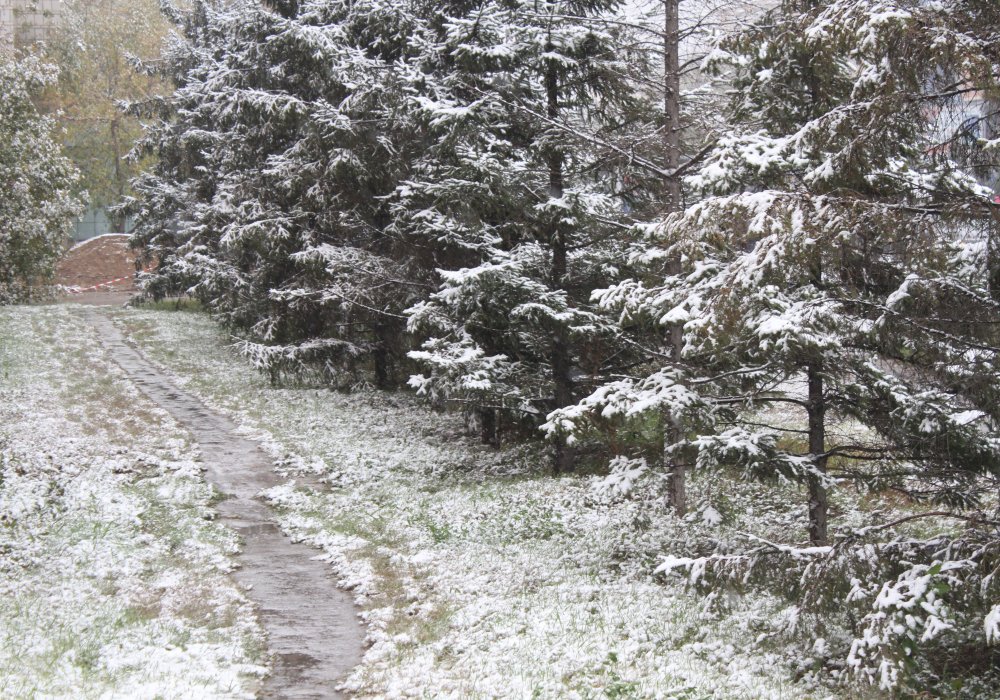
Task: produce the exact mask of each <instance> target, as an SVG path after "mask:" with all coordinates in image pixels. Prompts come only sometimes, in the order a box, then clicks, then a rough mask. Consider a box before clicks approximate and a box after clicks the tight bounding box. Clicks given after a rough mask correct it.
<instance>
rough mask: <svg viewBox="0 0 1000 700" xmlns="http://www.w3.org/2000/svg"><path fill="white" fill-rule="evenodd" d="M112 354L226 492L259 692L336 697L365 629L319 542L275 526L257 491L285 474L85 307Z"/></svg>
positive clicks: (224, 515) (225, 511) (223, 515)
mask: <svg viewBox="0 0 1000 700" xmlns="http://www.w3.org/2000/svg"><path fill="white" fill-rule="evenodd" d="M83 313H84V314H85V316H86V317H87V319H88V320H89V321H90V322H91V323H92V324H93V325H94V327H96V328H97V330H98V333H99V335H100V337H101V340H102V343H103V344H104V346H105V348H106V349H107V350H108V352H109V354H110V355H111V358H112V359H113V360H114V361H115V362H116V363H117V364H118V365H119V366H120V367H121V368H122V369H123V370H125V372H126V373H127V374H128V375H129V377H130V378H131V379H132V381H134V382H135V384H136V386H137V387H138V388H139V390H140V391H141V392H142V393H143V394H145V395H146V396H147V397H149V398H150V399H151V400H152V401H153V402H154V403H156V404H157V405H159V406H160V407H161V408H163V409H164V410H166V411H167V412H168V413H170V415H171V416H173V417H174V418H175V419H176V420H177V421H178V422H179V423H181V424H182V425H183V426H184V427H185V428H187V429H188V430H189V431H190V432H191V434H192V435H193V436H194V438H195V440H196V441H197V442H198V446H199V447H200V449H201V452H202V456H203V459H204V462H205V466H206V469H207V472H206V473H207V478H208V480H209V481H210V482H211V483H213V484H215V486H216V488H218V490H219V491H221V492H222V493H223V494H225V495H226V496H227V498H226V499H225V500H224V501H222V502H220V503H219V504H218V506H217V510H218V512H219V517H220V520H221V521H222V522H223V523H225V524H226V525H228V526H229V527H231V528H233V529H235V530H236V531H238V532H239V533H240V535H241V536H242V538H243V541H244V547H243V552H242V553H241V554H240V556H239V558H238V561H239V564H240V568H239V569H238V570H237V571H236V573H235V577H236V579H237V580H238V581H239V582H240V583H242V584H244V585H246V586H249V587H250V590H249V593H248V594H249V595H250V597H251V598H252V599H253V600H254V601H255V602H256V603H257V605H258V606H259V611H260V615H261V619H262V622H263V624H264V627H265V629H266V630H267V634H268V648H269V650H270V652H271V654H272V658H273V671H272V675H271V676H270V677H269V678H268V679H267V680H266V681H265V683H264V687H263V690H262V694H261V697H264V698H339V697H343V695H341V694H339V693H338V692H337V691H336V690H335V688H336V686H337V684H338V682H339V681H340V680H341V679H343V677H344V676H345V675H346V673H347V672H348V671H349V670H350V669H351V668H353V667H354V666H355V665H357V663H358V662H359V661H360V660H361V645H362V640H363V638H364V633H363V630H362V628H361V625H360V623H359V622H358V618H357V610H356V608H355V607H354V603H353V601H352V600H351V597H350V596H349V595H348V594H347V593H345V592H344V591H341V590H339V589H338V588H337V587H336V584H335V582H334V580H333V578H332V577H331V575H330V572H329V569H328V566H327V565H326V564H324V563H323V562H319V561H315V560H313V559H312V557H314V556H316V554H317V552H316V550H313V549H310V548H309V547H306V546H305V545H299V544H293V543H292V542H291V540H289V539H288V538H287V537H285V536H284V535H282V533H281V532H280V530H279V529H278V527H277V525H275V516H274V514H273V512H272V511H271V509H270V508H269V507H268V506H267V505H266V504H265V503H263V502H262V501H261V500H260V499H258V498H257V497H256V496H257V494H258V493H260V491H261V490H262V489H266V488H269V487H271V486H275V485H277V484H279V483H281V482H282V479H281V477H279V476H278V475H277V474H276V473H275V472H274V471H273V469H272V465H271V461H270V460H269V459H268V458H267V456H266V455H265V454H264V453H263V452H262V451H261V450H260V448H259V446H258V445H257V443H255V442H253V441H252V440H248V439H246V438H243V437H240V436H239V435H238V434H237V433H236V426H235V425H234V424H233V423H232V421H230V420H229V419H227V418H226V417H225V416H222V415H220V414H218V413H216V412H214V411H212V410H210V409H208V408H206V407H205V406H204V405H203V404H202V403H201V402H200V401H198V400H197V399H196V398H194V397H193V396H191V395H189V394H187V393H186V392H184V391H183V390H181V389H179V388H178V387H177V386H176V385H175V384H174V383H173V381H171V379H170V378H169V377H168V376H166V375H165V374H164V373H163V372H161V371H160V370H158V369H157V368H156V367H155V366H154V365H153V364H151V363H150V362H149V361H147V360H146V359H145V358H144V357H143V356H142V355H141V354H140V353H139V352H138V351H137V350H136V349H135V348H133V347H132V346H130V345H128V344H127V343H126V342H125V338H124V336H123V335H122V333H121V331H119V330H118V328H116V327H115V325H114V324H113V323H112V321H111V319H110V318H109V317H108V315H107V314H105V313H102V312H100V311H98V310H96V309H86V310H85V311H84V312H83Z"/></svg>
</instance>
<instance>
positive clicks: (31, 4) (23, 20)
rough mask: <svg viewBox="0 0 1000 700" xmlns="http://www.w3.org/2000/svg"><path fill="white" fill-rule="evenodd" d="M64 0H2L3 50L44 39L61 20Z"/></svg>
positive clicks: (0, 38)
mask: <svg viewBox="0 0 1000 700" xmlns="http://www.w3.org/2000/svg"><path fill="white" fill-rule="evenodd" d="M61 9H62V0H0V49H2V50H10V49H19V48H24V47H26V46H31V45H32V44H35V43H37V42H39V41H45V40H46V39H47V38H48V37H49V34H50V33H51V32H52V29H53V28H54V27H55V26H56V23H57V22H58V21H59V15H60V11H61Z"/></svg>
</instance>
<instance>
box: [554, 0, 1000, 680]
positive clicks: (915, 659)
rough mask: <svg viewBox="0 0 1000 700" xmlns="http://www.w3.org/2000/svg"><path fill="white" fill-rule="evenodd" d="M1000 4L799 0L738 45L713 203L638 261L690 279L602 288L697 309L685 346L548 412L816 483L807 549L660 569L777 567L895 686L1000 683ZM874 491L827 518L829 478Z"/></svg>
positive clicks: (703, 458) (715, 164)
mask: <svg viewBox="0 0 1000 700" xmlns="http://www.w3.org/2000/svg"><path fill="white" fill-rule="evenodd" d="M998 13H1000V8H998V6H997V5H996V3H993V2H986V1H984V0H976V1H963V0H951V1H945V2H936V3H926V2H920V1H919V0H851V1H849V2H848V1H846V0H840V1H838V0H826V1H819V0H809V1H804V0H788V1H786V2H783V3H781V5H780V6H778V7H777V8H776V9H775V10H774V11H773V12H770V13H768V14H767V15H766V16H765V17H764V18H763V19H762V20H761V21H760V22H758V23H755V24H754V25H753V26H751V27H750V28H748V29H747V30H745V31H743V32H741V33H740V34H738V35H736V36H735V37H733V38H731V39H729V40H727V41H726V42H724V44H723V45H722V46H721V47H720V50H719V51H718V52H716V54H715V55H714V59H715V61H716V63H717V65H720V66H728V67H729V69H730V70H733V71H735V73H736V82H735V91H734V94H735V99H734V103H733V108H732V119H733V123H734V127H735V128H734V132H733V133H732V134H731V135H729V136H727V137H726V138H724V139H723V140H722V141H721V142H720V144H719V146H718V148H717V149H716V151H715V152H714V153H713V154H712V155H711V157H710V158H709V159H708V161H707V163H706V164H705V166H704V167H703V168H702V169H701V171H700V172H699V173H698V174H697V175H695V176H693V177H692V178H691V179H690V180H689V184H690V185H691V186H692V187H693V188H694V189H696V190H700V191H702V192H704V193H705V195H706V198H705V199H704V200H703V201H701V202H699V203H697V204H695V205H693V206H691V207H689V208H687V209H686V210H685V211H683V212H681V213H678V214H675V215H672V216H670V217H668V218H667V219H666V221H665V222H664V223H663V224H662V225H661V226H660V227H657V228H656V229H655V230H654V231H653V232H652V233H651V236H650V237H651V241H652V245H651V247H650V249H649V250H648V251H647V252H646V253H645V255H644V256H643V262H645V263H647V264H650V265H653V264H656V263H660V264H662V263H663V262H664V261H669V260H676V259H678V258H679V259H680V260H681V269H680V272H679V273H678V274H664V275H663V277H662V278H661V280H660V282H659V283H658V284H655V285H650V284H648V283H645V284H644V283H641V282H638V281H628V282H624V283H622V284H619V285H616V286H615V287H613V288H611V289H609V290H607V291H606V292H604V293H602V294H601V295H600V296H599V299H600V303H601V305H602V306H603V307H605V308H607V309H609V310H611V311H614V312H616V313H619V314H621V315H622V317H623V318H630V317H635V318H649V319H654V320H657V321H659V322H660V323H662V324H665V325H670V324H677V323H680V324H683V343H684V345H683V353H682V358H681V360H682V361H681V362H674V363H669V364H666V365H665V366H662V367H661V368H660V369H658V370H657V371H655V372H652V373H647V374H644V375H637V376H634V377H628V378H623V379H620V380H618V381H616V382H613V383H609V384H607V385H605V386H603V387H601V388H599V389H598V390H597V391H595V392H593V393H592V394H591V395H590V396H589V397H588V398H586V399H585V400H584V401H583V402H581V403H580V404H579V405H577V406H575V407H572V408H569V409H564V410H561V411H556V412H554V413H553V414H551V415H550V421H549V423H548V427H549V429H550V430H551V431H553V433H555V434H570V435H572V434H576V433H580V432H585V431H586V430H587V427H588V426H589V425H592V424H594V423H595V422H596V421H607V420H609V419H615V418H618V419H627V418H634V417H635V416H641V415H643V414H646V413H647V412H649V411H653V410H659V411H666V412H667V413H668V414H669V415H670V416H671V417H672V418H673V419H674V420H675V421H677V423H678V431H677V435H678V436H679V437H680V439H678V440H676V441H675V442H674V443H673V444H671V445H669V446H668V451H669V452H670V453H672V454H673V455H674V458H675V459H678V460H683V461H687V462H688V463H689V464H691V465H693V466H695V467H698V468H701V469H713V470H718V469H727V470H732V471H735V473H738V474H743V475H746V476H749V477H753V478H761V479H772V478H776V477H779V478H785V479H789V480H792V481H796V482H801V483H802V484H804V485H805V488H806V490H807V492H808V497H807V501H808V505H807V508H806V511H807V523H808V531H809V540H810V541H811V543H812V544H813V545H814V546H813V547H811V548H806V549H798V548H796V547H789V546H786V545H785V544H784V543H781V544H778V545H766V546H764V547H762V548H760V549H758V550H755V551H753V552H750V553H747V554H746V555H733V554H727V555H725V556H718V557H711V556H709V557H708V559H707V560H706V559H701V560H697V563H696V560H693V559H691V558H681V559H672V560H671V561H670V563H669V565H668V566H667V567H666V568H671V567H674V566H681V565H687V566H693V567H694V569H693V570H694V571H704V570H705V565H706V563H712V565H713V566H714V569H715V571H716V573H718V574H724V573H729V574H731V575H732V576H733V578H732V579H730V583H733V582H741V581H747V580H750V579H751V578H752V576H757V577H759V579H763V580H765V581H770V582H771V583H774V581H775V578H776V577H777V576H778V572H782V571H784V572H785V573H786V574H788V576H787V577H786V578H785V579H784V580H783V583H782V587H783V590H784V591H785V592H787V593H789V594H790V595H792V596H793V597H795V596H797V600H798V601H799V602H800V603H801V604H803V605H804V606H806V609H808V608H809V607H810V606H813V609H820V608H822V610H823V611H824V612H823V624H824V625H825V626H826V627H827V629H828V630H829V629H831V628H834V627H835V626H836V624H841V625H843V626H844V627H845V628H848V631H849V633H850V634H849V635H848V636H847V637H846V638H847V639H848V640H849V639H851V638H852V637H853V640H854V641H853V642H851V643H848V644H847V646H844V647H842V648H837V649H833V650H831V651H830V652H829V653H830V662H831V664H832V665H836V664H837V663H838V662H839V663H841V664H846V665H847V667H848V668H851V669H853V670H854V671H856V672H857V674H858V675H860V676H861V677H862V678H864V679H866V680H870V681H872V682H876V683H878V684H880V685H881V687H883V688H885V689H888V688H892V687H896V686H899V685H901V684H908V685H910V686H911V687H912V688H920V689H927V688H929V687H932V688H934V689H935V690H934V692H938V691H941V692H943V689H945V688H947V687H950V686H949V685H948V684H950V683H951V681H953V680H955V679H956V678H961V676H962V675H963V674H964V673H965V670H969V669H971V671H972V672H974V673H977V674H979V675H981V676H985V678H984V679H981V680H982V682H983V683H987V684H994V685H992V687H993V688H994V690H995V688H996V687H997V686H996V685H995V684H996V682H997V679H996V678H995V677H993V676H992V675H991V670H990V669H991V668H996V663H997V654H996V651H995V648H991V647H989V646H988V645H989V643H991V642H993V641H996V639H997V638H998V636H1000V629H998V623H1000V606H998V605H997V603H998V601H1000V589H998V585H997V581H996V577H995V576H994V575H993V573H995V570H996V567H997V566H998V565H1000V531H998V527H1000V525H998V522H997V521H998V517H997V515H998V513H997V502H996V494H997V487H998V481H997V479H998V477H1000V423H998V421H1000V411H998V404H997V400H996V399H997V391H998V387H1000V376H998V368H1000V364H998V360H1000V357H998V351H1000V338H998V335H997V330H996V329H997V327H998V326H997V324H998V321H1000V304H998V299H997V296H996V291H995V284H996V282H995V280H996V274H997V268H996V264H997V258H996V253H995V251H996V240H997V238H996V237H997V222H998V221H1000V218H998V217H997V215H996V211H997V208H996V205H995V204H993V203H992V201H993V191H992V188H991V187H990V186H988V185H992V184H994V183H995V178H996V174H997V172H998V171H997V167H996V166H997V158H996V149H997V146H998V145H1000V140H997V134H996V131H995V130H994V125H995V124H996V116H997V112H996V107H995V105H996V103H995V101H993V98H994V97H995V96H996V95H997V94H998V92H997V91H998V76H1000V41H998V39H997V35H996V33H995V27H997V26H1000V14H998ZM663 267H664V268H665V267H666V266H665V265H664V266H663ZM623 464H624V463H623ZM633 466H634V465H633ZM633 476H634V474H633ZM859 487H860V488H867V489H869V490H870V492H871V494H872V495H873V496H874V497H876V498H877V497H878V496H880V495H883V494H893V498H892V499H888V500H886V501H885V502H884V505H883V506H882V508H879V509H878V510H877V511H875V512H874V513H871V514H867V515H866V514H864V513H861V514H856V515H855V516H854V518H853V519H854V521H855V523H856V522H857V519H858V518H860V519H862V521H867V527H865V528H863V529H862V530H860V531H852V530H850V529H846V528H843V529H840V530H839V531H838V530H837V529H834V530H832V531H831V528H830V523H829V513H830V505H829V500H830V491H831V489H835V488H836V489H844V490H845V496H847V495H849V493H847V492H850V491H853V490H854V489H856V488H859ZM899 499H904V500H903V505H901V506H900V505H895V506H893V505H891V504H894V503H898V501H899ZM887 511H888V512H889V513H894V515H892V516H891V517H887V516H886V515H885V513H886V512H887ZM956 522H957V523H961V524H962V527H961V528H959V529H955V528H953V527H952V525H951V524H952V523H956ZM915 523H919V524H920V525H919V527H917V526H916V525H915ZM776 559H777V560H781V564H780V565H776ZM713 566H709V568H708V570H709V571H712V570H713ZM845 601H846V605H845ZM831 611H832V612H831ZM837 613H839V614H837ZM837 652H840V654H841V655H840V657H839V659H838V658H837Z"/></svg>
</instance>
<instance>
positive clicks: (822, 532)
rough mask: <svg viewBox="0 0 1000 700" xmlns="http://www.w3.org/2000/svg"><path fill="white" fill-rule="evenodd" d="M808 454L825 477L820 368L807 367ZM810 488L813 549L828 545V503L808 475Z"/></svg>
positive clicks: (820, 485)
mask: <svg viewBox="0 0 1000 700" xmlns="http://www.w3.org/2000/svg"><path fill="white" fill-rule="evenodd" d="M807 375H808V380H809V402H808V413H809V453H810V454H811V455H812V457H813V461H814V464H815V467H816V470H817V471H818V472H820V473H822V474H825V473H826V463H827V459H828V458H827V457H826V456H825V454H824V453H825V452H826V397H825V396H824V394H823V375H822V366H821V365H819V364H813V365H809V367H808V369H807ZM808 485H809V541H810V542H811V543H812V544H814V545H824V544H826V543H827V542H828V541H829V538H828V534H827V511H828V509H829V501H828V499H827V493H826V487H825V486H824V485H823V479H822V477H820V476H819V475H810V476H809V479H808Z"/></svg>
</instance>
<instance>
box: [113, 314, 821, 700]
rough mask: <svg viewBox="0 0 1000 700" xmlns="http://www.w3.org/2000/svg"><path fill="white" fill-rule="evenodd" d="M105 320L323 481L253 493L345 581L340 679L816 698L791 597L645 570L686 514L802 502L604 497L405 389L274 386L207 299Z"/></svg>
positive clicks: (717, 493) (468, 690)
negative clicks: (692, 588)
mask: <svg viewBox="0 0 1000 700" xmlns="http://www.w3.org/2000/svg"><path fill="white" fill-rule="evenodd" d="M116 321H117V323H119V324H120V325H122V326H123V327H124V328H125V329H126V330H127V331H128V332H129V333H130V334H131V336H132V338H133V339H134V340H135V341H136V342H137V343H138V344H139V345H140V347H141V348H142V349H143V351H144V352H146V353H147V355H148V356H149V357H150V358H151V359H152V360H154V361H156V362H158V363H160V364H161V365H163V366H164V367H166V368H167V369H169V370H170V371H172V372H174V373H175V374H176V375H177V377H178V381H179V382H180V383H182V384H184V385H185V387H186V389H187V390H189V391H192V392H193V393H195V394H197V395H199V396H201V397H202V398H203V399H204V400H205V401H206V403H208V404H210V405H212V406H213V407H214V408H216V409H218V410H221V411H223V412H226V413H228V414H230V415H231V416H233V417H234V418H236V419H237V420H238V421H239V422H240V424H241V425H242V426H243V429H244V430H245V431H246V432H247V434H250V435H253V436H255V437H257V438H259V439H261V440H262V441H263V442H264V443H265V445H266V446H267V448H268V450H269V451H270V452H271V453H272V454H273V455H274V457H275V459H276V461H277V463H278V464H279V466H280V467H281V468H283V469H286V470H288V471H289V472H290V473H291V474H293V475H295V474H301V475H303V476H305V475H308V474H319V475H321V476H322V477H324V478H325V480H326V481H327V482H328V483H329V485H330V489H329V490H328V491H323V492H316V491H314V490H312V489H310V488H308V487H305V486H299V487H289V486H283V487H279V488H276V489H274V490H273V491H272V492H271V493H270V498H271V499H272V501H273V502H274V503H275V504H276V505H278V506H279V507H280V509H281V512H282V525H283V527H284V528H285V530H286V531H287V532H289V533H291V534H292V535H293V536H294V537H296V538H301V539H304V540H307V541H309V542H311V543H313V544H314V545H316V546H318V547H321V548H322V549H323V550H324V552H325V556H326V557H327V558H328V560H329V561H330V563H331V565H332V566H333V567H334V569H335V570H336V572H337V573H338V574H339V576H340V577H341V579H342V582H343V584H344V585H346V586H349V587H351V588H352V589H353V590H354V591H355V592H356V594H357V600H358V602H359V604H360V605H361V606H362V610H363V617H364V619H365V620H366V622H367V623H368V625H369V641H370V642H371V647H370V648H369V649H368V651H367V653H366V655H365V658H364V662H363V663H362V665H361V666H360V667H359V668H358V669H357V670H356V671H355V673H354V674H353V675H352V676H351V677H350V679H349V681H348V684H347V685H348V688H349V689H350V690H352V691H354V692H355V693H357V694H358V696H359V697H435V698H440V697H454V698H491V697H544V698H550V697H559V698H596V697H605V698H625V697H629V698H631V697H658V698H755V699H756V698H801V697H827V696H829V691H828V690H826V689H823V688H819V687H812V686H810V685H808V684H807V683H806V681H805V680H802V679H803V678H805V679H808V678H809V677H810V675H809V668H810V667H811V665H813V664H816V663H818V661H816V660H813V659H810V658H801V659H799V663H798V666H797V668H793V666H792V664H791V663H789V662H788V659H789V658H790V655H789V654H788V653H787V649H785V648H784V647H783V646H782V642H781V641H780V639H782V637H781V635H782V631H783V627H785V626H787V625H789V624H793V623H794V620H795V617H796V611H795V610H794V609H793V608H786V607H784V606H783V604H782V603H780V602H779V601H778V600H777V599H772V598H767V597H764V596H761V595H755V596H753V597H750V596H739V595H737V594H735V593H733V594H732V595H730V596H721V597H720V596H710V597H704V598H703V597H699V596H697V595H694V594H692V593H690V592H688V591H687V590H685V589H684V588H683V586H682V583H681V581H679V580H678V579H674V578H668V579H666V580H664V579H658V578H656V577H655V576H654V575H653V571H654V569H655V568H656V566H657V565H658V564H659V562H660V561H662V557H663V555H664V553H665V552H667V551H670V550H671V548H672V547H677V548H679V549H681V550H683V549H684V547H685V543H686V540H688V539H690V538H691V537H692V534H691V533H692V532H694V533H698V532H699V531H702V530H710V529H712V528H718V527H729V528H733V527H741V526H742V525H743V524H745V521H746V520H747V519H752V518H753V515H754V512H755V509H756V511H757V512H760V510H761V509H769V510H772V511H774V510H781V509H782V508H784V510H781V512H782V513H784V514H785V515H784V516H783V517H784V518H785V520H784V521H783V522H780V520H781V519H780V518H773V516H771V517H772V519H775V520H777V521H779V524H780V526H782V527H784V528H786V530H785V531H784V532H783V533H774V536H775V538H776V539H777V538H778V537H782V536H783V537H786V538H787V536H788V532H789V530H788V529H787V528H795V530H797V531H800V532H803V533H804V532H805V528H804V522H803V520H802V515H803V514H802V512H801V511H803V510H804V508H801V507H799V505H798V504H801V503H802V501H801V500H797V499H796V498H794V497H793V498H785V500H784V502H782V501H781V500H780V499H781V498H784V497H779V501H778V502H774V501H773V500H772V501H767V500H765V499H762V498H760V494H762V493H764V492H765V490H764V489H760V490H756V487H755V486H754V485H753V484H745V485H741V487H740V489H739V491H738V492H729V491H727V490H726V488H725V484H724V483H722V482H716V481H710V480H701V481H699V480H695V482H694V483H693V484H692V500H693V502H694V503H695V504H697V507H696V508H695V509H694V510H695V512H694V513H693V514H692V515H691V516H690V520H689V522H686V523H681V522H679V521H677V520H676V519H674V518H672V517H669V516H665V515H663V514H662V510H659V511H657V510H655V504H654V505H651V504H649V503H643V502H639V501H632V500H622V499H617V500H616V499H613V498H611V497H609V496H607V495H602V494H601V493H600V492H599V491H597V490H596V489H595V487H596V485H597V484H599V483H600V482H601V481H602V478H601V477H599V476H587V475H579V476H573V477H563V478H553V477H550V476H548V475H547V473H546V468H545V466H544V465H542V464H540V463H539V459H540V458H539V457H537V455H535V454H534V453H533V452H532V451H531V450H529V449H520V450H504V451H492V450H486V449H484V448H481V447H479V446H477V445H475V444H474V443H472V442H470V440H469V439H467V438H466V437H464V436H463V431H462V430H461V428H462V426H461V423H460V419H458V418H457V417H455V416H448V415H442V414H436V413H433V412H431V411H430V410H429V409H427V408H424V407H423V406H421V405H420V404H419V403H417V402H416V401H415V400H414V399H413V398H412V397H410V396H409V395H406V394H395V395H390V394H383V393H378V392H371V391H360V392H356V393H354V394H351V395H347V394H343V393H337V392H333V391H329V390H326V389H322V388H316V387H310V386H308V385H302V386H298V387H291V388H290V387H287V386H286V387H275V386H272V385H270V384H269V383H268V381H267V380H266V379H265V378H263V377H262V376H260V375H258V374H257V373H255V372H254V371H253V370H252V369H250V368H249V367H248V366H247V365H246V364H245V363H244V362H242V361H240V360H239V359H237V358H236V356H235V355H234V354H232V352H231V351H230V350H229V348H228V345H229V344H230V340H229V339H228V338H226V337H225V336H224V335H223V333H222V332H221V331H219V330H218V328H217V326H216V325H215V324H214V323H213V322H212V321H211V320H210V319H209V318H208V317H207V316H204V315H199V314H191V313H170V312H164V311H153V310H145V311H119V312H116ZM770 493H771V494H772V496H771V498H772V499H773V498H774V496H773V493H774V490H773V487H771V491H770ZM659 507H660V508H661V509H662V505H661V506H659ZM654 516H655V517H654ZM724 523H725V524H724ZM791 531H794V530H791ZM763 534H768V533H763ZM770 640H774V641H773V642H772V641H770ZM795 678H799V679H800V680H797V681H796V680H794V679H795Z"/></svg>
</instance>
